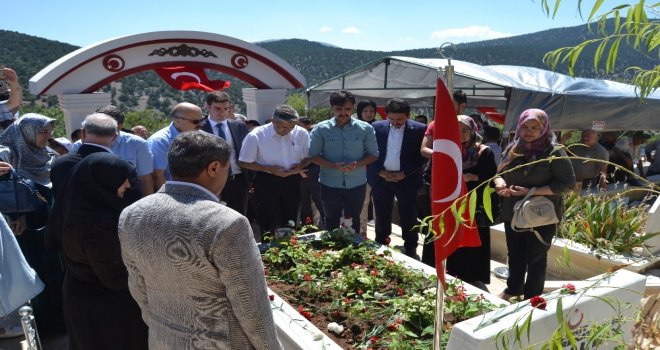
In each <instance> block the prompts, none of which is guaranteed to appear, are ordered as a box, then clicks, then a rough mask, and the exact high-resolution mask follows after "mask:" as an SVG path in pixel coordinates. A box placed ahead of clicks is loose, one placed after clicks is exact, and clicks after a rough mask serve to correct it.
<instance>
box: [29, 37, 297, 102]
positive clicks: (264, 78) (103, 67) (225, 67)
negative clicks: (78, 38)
mask: <svg viewBox="0 0 660 350" xmlns="http://www.w3.org/2000/svg"><path fill="white" fill-rule="evenodd" d="M175 66H188V67H196V68H206V69H211V70H215V71H218V72H222V73H225V74H228V75H231V76H234V77H236V78H238V79H241V80H243V81H245V82H247V83H249V84H251V85H252V86H254V87H255V88H257V89H298V88H303V87H304V86H305V84H306V83H305V78H304V77H303V76H302V74H300V73H299V72H298V71H297V70H296V69H294V68H293V67H292V66H291V65H289V64H288V63H287V62H285V61H284V60H282V59H281V58H280V57H278V56H276V55H274V54H273V53H271V52H269V51H267V50H265V49H263V48H261V47H259V46H256V45H254V44H251V43H248V42H245V41H242V40H239V39H236V38H232V37H228V36H225V35H221V34H215V33H207V32H198V31H159V32H149V33H142V34H135V35H128V36H123V37H118V38H114V39H108V40H106V41H101V42H98V43H95V44H92V45H89V46H86V47H83V48H80V49H78V50H76V51H74V52H71V53H70V54H68V55H66V56H64V57H62V58H60V59H59V60H57V61H55V62H53V63H52V64H50V65H48V66H47V67H46V68H44V69H42V70H41V71H40V72H39V73H37V74H36V75H34V76H33V77H32V78H31V79H30V92H31V93H32V94H35V95H63V94H87V93H93V92H96V91H98V90H99V89H100V88H102V87H103V86H105V85H107V84H109V83H110V82H112V81H115V80H118V79H121V78H122V77H125V76H128V75H131V74H135V73H138V72H142V71H146V70H154V69H158V68H164V67H175Z"/></svg>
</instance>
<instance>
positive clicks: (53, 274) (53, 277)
mask: <svg viewBox="0 0 660 350" xmlns="http://www.w3.org/2000/svg"><path fill="white" fill-rule="evenodd" d="M54 124H55V119H53V118H49V117H46V116H44V115H41V114H36V113H27V114H25V115H23V116H22V117H21V118H19V119H17V120H16V121H14V123H12V124H11V125H10V126H9V127H7V129H5V130H4V131H3V133H2V134H0V145H1V146H4V147H0V148H3V150H2V151H0V161H6V162H8V163H10V164H11V165H12V167H13V168H14V169H15V170H16V172H17V173H18V174H19V175H20V176H22V177H24V178H27V179H29V180H32V182H33V183H34V185H35V188H36V190H37V191H38V192H39V194H40V195H41V197H43V198H44V199H45V200H46V201H47V202H48V204H49V205H44V206H42V207H41V208H40V209H39V210H36V211H34V212H29V213H25V214H12V215H9V219H10V220H9V226H10V227H11V229H12V231H13V232H14V234H15V235H16V240H17V241H18V244H19V246H20V247H21V251H22V252H23V255H24V256H25V259H26V260H27V262H28V264H30V266H31V267H32V268H34V270H35V271H36V272H37V274H38V275H39V277H41V279H42V281H43V282H44V284H45V289H44V291H43V292H42V293H41V294H39V295H38V296H37V297H36V298H34V299H33V300H32V306H33V308H34V314H35V319H36V321H37V327H38V329H39V333H40V335H42V336H44V335H45V336H48V335H54V334H64V333H65V332H66V330H65V327H64V315H63V312H62V281H63V279H64V270H63V268H62V262H61V260H60V258H59V254H58V253H57V252H48V251H46V248H45V246H44V234H45V230H43V227H44V226H45V225H46V222H47V221H48V215H49V210H50V203H51V200H52V191H51V183H50V166H51V164H52V162H53V160H54V157H53V155H51V154H49V153H48V150H47V149H46V146H47V145H48V140H49V139H50V138H52V132H53V127H54Z"/></svg>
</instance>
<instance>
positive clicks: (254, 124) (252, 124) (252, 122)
mask: <svg viewBox="0 0 660 350" xmlns="http://www.w3.org/2000/svg"><path fill="white" fill-rule="evenodd" d="M245 125H248V126H249V125H251V126H254V127H257V126H261V123H259V121H257V120H254V119H250V120H246V121H245Z"/></svg>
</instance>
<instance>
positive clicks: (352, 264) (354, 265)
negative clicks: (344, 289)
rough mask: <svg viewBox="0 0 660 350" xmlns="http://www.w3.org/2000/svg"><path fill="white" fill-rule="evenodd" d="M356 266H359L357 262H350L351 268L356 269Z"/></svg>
mask: <svg viewBox="0 0 660 350" xmlns="http://www.w3.org/2000/svg"><path fill="white" fill-rule="evenodd" d="M358 267H360V264H358V263H356V262H354V263H351V268H354V269H357V268H358Z"/></svg>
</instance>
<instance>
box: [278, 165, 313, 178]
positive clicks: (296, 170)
mask: <svg viewBox="0 0 660 350" xmlns="http://www.w3.org/2000/svg"><path fill="white" fill-rule="evenodd" d="M306 171H307V170H305V167H304V166H303V165H302V164H294V165H292V166H291V168H289V169H285V168H282V167H278V166H274V167H273V168H272V170H271V171H270V173H271V174H273V175H275V176H279V177H287V176H291V175H295V174H300V176H302V177H303V178H305V177H307V174H306V173H305V172H306Z"/></svg>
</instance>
